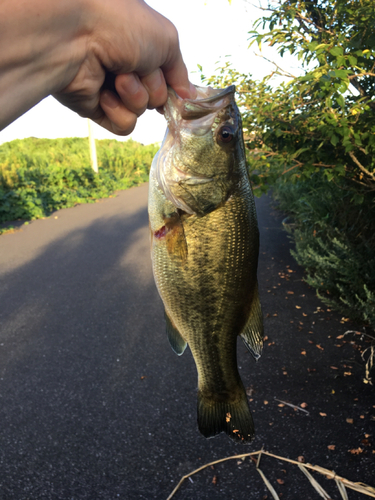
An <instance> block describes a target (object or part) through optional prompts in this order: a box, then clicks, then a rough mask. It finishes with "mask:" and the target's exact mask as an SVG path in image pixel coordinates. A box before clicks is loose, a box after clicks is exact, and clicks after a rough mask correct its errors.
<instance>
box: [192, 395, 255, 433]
mask: <svg viewBox="0 0 375 500" xmlns="http://www.w3.org/2000/svg"><path fill="white" fill-rule="evenodd" d="M198 427H199V431H200V432H201V434H203V436H204V437H206V438H209V437H212V436H215V435H216V434H219V433H220V432H226V433H227V434H228V436H229V437H231V438H232V439H233V440H235V441H240V442H243V443H245V442H249V441H251V439H252V438H253V436H254V423H253V418H252V416H251V413H250V409H249V406H248V404H247V399H246V394H245V391H243V397H242V398H240V399H239V400H238V401H235V402H228V401H215V400H212V399H207V398H205V397H204V396H203V394H202V393H200V392H198Z"/></svg>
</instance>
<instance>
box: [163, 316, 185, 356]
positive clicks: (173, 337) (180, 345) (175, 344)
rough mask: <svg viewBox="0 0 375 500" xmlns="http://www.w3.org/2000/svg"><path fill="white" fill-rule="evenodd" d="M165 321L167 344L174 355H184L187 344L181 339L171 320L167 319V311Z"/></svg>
mask: <svg viewBox="0 0 375 500" xmlns="http://www.w3.org/2000/svg"><path fill="white" fill-rule="evenodd" d="M165 321H166V323H167V335H168V340H169V343H170V344H171V347H172V349H173V350H174V352H175V353H176V354H178V355H179V356H181V354H183V353H184V351H185V349H186V346H187V343H186V342H185V340H184V339H183V338H182V336H181V334H180V332H179V331H178V330H177V328H176V327H175V326H174V325H173V323H172V320H171V319H170V318H169V316H168V313H167V311H165Z"/></svg>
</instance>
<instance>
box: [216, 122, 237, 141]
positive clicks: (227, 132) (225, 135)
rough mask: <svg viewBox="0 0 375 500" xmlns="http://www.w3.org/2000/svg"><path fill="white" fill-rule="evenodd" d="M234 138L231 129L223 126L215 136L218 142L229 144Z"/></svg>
mask: <svg viewBox="0 0 375 500" xmlns="http://www.w3.org/2000/svg"><path fill="white" fill-rule="evenodd" d="M233 137H234V131H233V129H232V127H229V126H228V125H224V127H221V129H220V130H219V132H218V134H217V138H218V140H219V141H220V142H226V143H227V142H230V141H231V140H232V139H233Z"/></svg>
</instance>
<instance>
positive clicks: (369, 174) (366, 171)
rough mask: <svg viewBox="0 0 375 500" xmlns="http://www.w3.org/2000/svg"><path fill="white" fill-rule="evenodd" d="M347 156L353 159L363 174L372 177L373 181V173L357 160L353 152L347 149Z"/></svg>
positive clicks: (374, 175)
mask: <svg viewBox="0 0 375 500" xmlns="http://www.w3.org/2000/svg"><path fill="white" fill-rule="evenodd" d="M349 156H350V158H351V159H352V160H353V161H354V163H355V164H356V165H357V167H358V168H359V169H360V170H361V171H362V172H363V173H364V174H365V175H367V176H368V177H370V179H372V180H373V181H375V174H372V173H371V172H370V171H369V170H367V168H365V167H364V166H363V165H362V163H360V161H359V160H358V158H357V157H356V156H355V154H354V153H353V151H349Z"/></svg>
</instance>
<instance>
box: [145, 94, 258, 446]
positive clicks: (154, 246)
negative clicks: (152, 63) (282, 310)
mask: <svg viewBox="0 0 375 500" xmlns="http://www.w3.org/2000/svg"><path fill="white" fill-rule="evenodd" d="M205 91H206V90H205ZM206 92H207V91H206ZM215 92H216V94H214V97H215V96H216V95H218V94H217V91H215ZM232 94H233V90H232ZM227 95H228V94H225V90H224V97H226V99H224V102H223V103H220V104H221V105H222V106H224V111H225V112H224V113H223V112H222V109H221V108H220V107H219V109H217V108H215V109H214V112H213V113H212V110H209V111H211V113H210V114H211V115H214V117H217V116H219V120H217V122H218V124H217V125H216V127H215V122H214V121H213V118H214V117H212V116H211V122H212V123H211V122H210V120H208V119H207V120H206V121H208V124H207V123H204V124H203V125H202V124H198V125H199V127H200V128H199V134H201V135H197V136H194V131H195V130H194V119H191V122H192V123H190V122H189V123H188V125H189V126H191V128H192V133H190V137H189V128H188V131H186V130H185V131H183V133H181V134H180V136H178V134H175V135H176V136H177V137H175V139H176V138H177V139H180V140H181V141H183V140H184V138H185V140H187V141H190V142H189V144H188V145H189V147H188V148H187V151H188V152H189V155H188V159H187V160H186V157H187V155H186V154H185V156H184V148H183V147H181V144H179V143H178V141H177V146H178V149H177V152H176V151H175V153H176V154H175V155H174V162H175V165H174V169H175V170H176V169H177V170H178V172H180V173H181V171H182V172H183V175H180V174H178V175H180V178H179V180H178V182H176V179H175V178H173V175H175V173H173V175H172V181H170V180H169V185H167V186H166V184H164V186H163V181H160V171H158V169H159V170H160V169H165V170H167V169H168V168H169V167H168V166H167V165H165V163H164V162H167V161H168V158H169V160H170V157H171V155H170V151H171V149H169V150H168V151H167V152H165V151H164V156H163V145H167V147H168V148H172V149H173V147H175V143H174V141H172V140H171V138H170V135H169V132H167V135H166V138H165V140H164V143H163V145H162V147H161V150H160V151H159V153H158V155H157V157H156V158H155V159H154V162H153V167H152V168H151V172H150V194H149V216H150V228H151V252H152V262H153V271H154V277H155V282H156V285H157V288H158V291H159V294H160V296H161V298H162V300H163V303H164V307H165V312H166V320H167V332H168V336H169V339H170V341H171V345H172V347H173V348H174V350H175V351H176V352H177V353H178V354H182V352H183V351H184V349H185V347H186V344H188V345H189V347H190V349H191V352H192V354H193V357H194V360H195V363H196V367H197V371H198V426H199V429H200V431H201V432H202V434H203V435H205V436H206V437H210V436H214V435H215V434H217V433H219V432H222V431H224V432H227V433H228V434H229V435H230V437H232V438H233V439H235V440H239V441H249V440H250V439H251V438H252V436H253V433H254V429H253V421H252V417H251V414H250V411H249V408H248V403H247V398H246V393H245V389H244V387H243V384H242V381H241V378H240V376H239V373H238V369H237V353H236V350H237V346H236V339H237V336H238V335H240V334H241V335H242V336H243V337H244V340H245V343H246V345H247V346H248V347H249V348H250V349H251V351H252V353H253V354H254V355H255V357H258V356H259V354H260V350H261V346H262V318H261V310H260V305H259V298H258V294H257V277H256V271H257V261H258V248H259V236H258V228H257V221H256V213H255V204H254V199H253V194H252V191H251V186H250V182H249V178H248V173H247V169H246V162H245V155H244V147H243V142H242V131H241V122H240V118H239V113H238V110H237V108H236V107H234V106H235V105H234V106H233V104H234V103H233V96H229V97H227ZM219 98H220V92H219ZM178 99H179V98H178V97H177V96H176V95H174V94H173V93H172V95H171V96H170V98H169V101H168V103H167V106H169V107H170V108H172V110H173V118H174V120H178V113H176V109H175V107H174V106H175V105H176V104H175V103H176V101H177V104H179V105H180V107H181V101H182V100H178ZM222 100H223V99H222ZM203 101H204V98H203ZM198 102H199V101H198ZM228 107H229V108H230V111H229V113H228V110H227V108H228ZM168 112H169V114H170V115H171V114H172V113H171V112H170V110H168V109H167V110H166V115H168ZM233 116H234V118H233ZM228 117H229V118H228ZM231 117H232V119H231ZM198 119H199V118H198ZM222 122H224V124H226V125H224V128H225V127H227V128H228V127H229V126H228V123H229V124H230V125H231V127H232V128H231V129H230V130H232V131H233V133H236V134H237V135H236V139H237V141H236V144H235V145H231V146H230V148H229V147H227V146H226V143H224V147H223V149H224V148H225V149H224V152H223V151H222V149H221V145H220V146H219V147H217V145H216V142H213V137H214V135H213V134H214V132H215V130H216V129H217V128H218V127H220V123H222ZM236 124H237V129H235V125H236ZM169 126H170V128H172V129H173V127H174V126H176V124H175V123H174V122H172V123H170V122H169ZM204 127H206V128H204ZM202 130H203V132H204V131H205V134H202ZM219 133H220V132H219ZM202 135H206V137H205V141H206V143H205V141H201V144H200V145H199V146H198V147H196V146H194V141H195V142H199V140H198V139H199V138H201V137H202ZM191 136H192V137H191ZM191 139H192V140H191ZM216 141H217V139H216ZM207 142H208V144H207ZM207 151H210V155H207ZM185 152H186V150H185ZM218 155H219V156H218ZM172 156H173V155H172ZM202 159H203V160H202ZM212 161H214V165H212ZM186 162H187V164H188V165H186ZM189 162H190V168H189ZM202 162H203V163H202ZM207 163H208V165H207ZM177 165H178V166H177ZM191 165H193V168H194V170H193V168H192V167H191ZM197 165H199V166H200V168H199V170H198V167H197ZM191 174H193V175H191ZM207 174H208V177H204V175H207ZM220 174H222V175H220ZM189 176H190V177H189ZM194 176H195V177H194ZM207 178H208V179H210V181H207V182H206V181H205V180H206V179H207ZM186 179H187V180H188V183H185V184H184V181H186ZM192 179H193V180H192ZM195 179H197V180H195ZM215 184H216V185H215ZM197 186H198V189H196V188H197ZM207 186H209V188H208V189H207ZM202 187H203V189H202ZM168 189H171V190H173V189H174V191H175V192H174V193H172V194H171V193H168ZM194 189H195V191H194ZM210 191H211V192H212V193H213V195H212V196H213V199H212V198H210V196H211V193H210ZM176 193H177V195H176ZM179 197H182V198H183V201H182V202H181V201H180V199H179ZM171 200H172V201H171ZM180 202H181V205H182V206H184V208H187V209H188V210H189V209H190V208H191V206H190V205H188V204H193V206H194V210H191V212H192V213H188V212H186V211H184V210H182V209H181V208H179V207H177V206H176V204H179V203H180Z"/></svg>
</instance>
